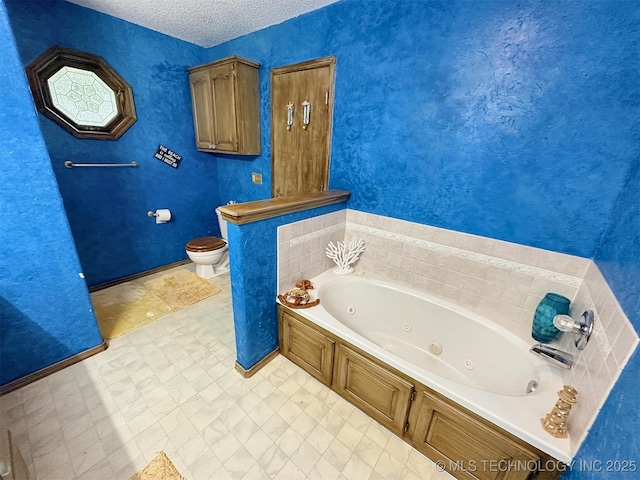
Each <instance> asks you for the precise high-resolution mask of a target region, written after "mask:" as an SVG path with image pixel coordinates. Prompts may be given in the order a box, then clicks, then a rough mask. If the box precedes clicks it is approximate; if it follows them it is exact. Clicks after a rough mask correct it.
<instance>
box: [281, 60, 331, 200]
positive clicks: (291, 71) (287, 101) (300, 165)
mask: <svg viewBox="0 0 640 480" xmlns="http://www.w3.org/2000/svg"><path fill="white" fill-rule="evenodd" d="M335 66H336V57H326V58H319V59H316V60H310V61H307V62H302V63H297V64H295V65H288V66H285V67H278V68H274V69H272V70H271V164H272V172H271V175H272V176H271V181H272V192H271V196H272V197H274V198H277V197H289V196H295V195H303V194H307V193H315V192H322V191H324V190H327V188H328V182H329V159H330V156H331V125H332V117H333V88H334V79H335Z"/></svg>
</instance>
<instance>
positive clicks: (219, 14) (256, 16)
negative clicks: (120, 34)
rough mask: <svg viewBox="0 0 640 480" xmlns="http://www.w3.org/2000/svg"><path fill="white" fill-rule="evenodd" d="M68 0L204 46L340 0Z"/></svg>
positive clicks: (215, 43)
mask: <svg viewBox="0 0 640 480" xmlns="http://www.w3.org/2000/svg"><path fill="white" fill-rule="evenodd" d="M67 1H69V2H71V3H75V4H77V5H82V6H83V7H87V8H90V9H92V10H97V11H98V12H102V13H106V14H108V15H111V16H114V17H117V18H121V19H123V20H127V21H128V22H131V23H135V24H136V25H142V26H143V27H147V28H150V29H151V30H155V31H157V32H161V33H164V34H166V35H170V36H172V37H175V38H179V39H181V40H185V41H187V42H190V43H195V44H196V45H200V46H202V47H211V46H214V45H219V44H221V43H224V42H226V41H227V40H231V39H233V38H237V37H241V36H242V35H246V34H248V33H251V32H255V31H257V30H260V29H262V28H265V27H268V26H270V25H277V24H278V23H282V22H284V21H285V20H288V19H290V18H293V17H297V16H298V15H302V14H303V13H307V12H310V11H312V10H316V9H318V8H321V7H324V6H325V5H329V4H331V3H335V2H336V1H337V0H67Z"/></svg>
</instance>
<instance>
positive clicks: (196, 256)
mask: <svg viewBox="0 0 640 480" xmlns="http://www.w3.org/2000/svg"><path fill="white" fill-rule="evenodd" d="M216 215H217V216H218V225H219V226H220V233H221V234H222V238H218V237H198V238H194V239H193V240H191V241H190V242H187V245H186V246H185V250H186V252H187V255H188V256H189V258H190V259H191V261H192V262H193V263H195V264H196V275H198V276H199V277H202V278H213V277H216V276H218V275H222V274H223V273H226V272H228V271H229V252H228V247H227V221H226V220H224V219H223V218H222V214H221V213H220V209H218V208H216Z"/></svg>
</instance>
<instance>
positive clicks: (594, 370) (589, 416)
mask: <svg viewBox="0 0 640 480" xmlns="http://www.w3.org/2000/svg"><path fill="white" fill-rule="evenodd" d="M353 237H358V238H362V239H363V240H364V242H365V247H366V250H365V252H364V253H363V254H362V255H361V257H360V260H359V261H358V263H356V264H355V269H356V274H358V273H364V272H366V273H367V274H373V275H376V276H380V277H383V278H388V279H391V280H394V281H396V282H399V283H401V284H405V285H408V286H411V287H413V288H416V289H419V290H423V291H426V292H428V293H432V294H435V295H438V296H441V297H444V298H447V299H449V300H452V301H454V302H455V303H457V304H459V305H461V306H463V307H465V308H468V309H470V310H473V311H475V312H477V313H479V314H481V315H483V316H485V317H487V318H489V319H491V320H493V321H495V322H496V323H498V324H500V325H502V326H504V327H506V328H508V329H509V330H510V331H512V332H513V333H515V334H516V335H518V336H520V337H521V338H522V339H524V340H525V341H527V342H528V343H530V344H531V345H533V344H534V343H535V341H534V340H533V339H532V338H531V322H532V319H533V314H534V311H535V309H536V306H537V305H538V302H539V301H540V300H541V299H542V297H543V296H544V294H545V293H547V292H556V293H560V294H562V295H565V296H567V297H568V298H570V299H571V300H572V307H571V312H572V316H573V317H574V318H579V317H580V315H581V314H582V312H583V311H584V310H586V309H591V310H593V311H594V314H595V332H594V334H593V337H592V339H591V341H590V342H589V344H588V345H587V347H586V349H585V350H584V351H583V352H579V351H578V350H577V349H576V348H575V347H574V346H573V339H574V338H575V336H574V335H570V334H563V335H562V336H561V337H560V338H559V339H558V340H557V341H556V342H555V343H557V344H558V345H557V346H558V348H560V349H562V350H565V351H567V352H569V353H571V354H573V355H574V357H575V358H576V363H575V365H574V367H573V368H572V369H571V370H568V371H566V372H564V380H565V383H567V384H570V385H572V386H574V387H575V388H576V389H577V390H578V404H577V405H576V406H575V407H574V408H573V410H572V412H571V416H570V417H569V424H568V427H569V431H570V434H571V435H570V437H571V438H570V441H571V451H572V452H573V453H575V452H577V450H578V448H579V446H580V444H581V443H582V441H583V440H584V438H585V437H586V434H587V432H588V429H589V427H590V426H591V425H592V423H593V421H594V419H595V417H596V415H597V414H598V412H599V410H600V408H601V407H602V405H603V404H604V401H605V400H606V398H607V396H608V394H609V392H610V390H611V389H612V388H613V385H614V383H615V381H616V380H617V378H618V376H619V375H620V372H621V371H622V369H623V368H624V365H625V364H626V362H627V361H628V359H629V358H630V356H631V354H632V353H633V350H634V349H635V347H636V345H637V343H638V335H637V333H636V332H635V330H634V328H633V326H632V325H631V323H630V322H629V320H628V318H627V317H626V315H625V314H624V312H623V311H622V309H621V308H620V305H619V304H618V302H617V300H616V299H615V296H614V295H613V293H612V292H611V290H610V288H609V286H608V284H607V282H606V281H605V279H604V278H603V277H602V274H601V273H600V271H599V270H598V268H597V266H596V265H595V263H594V262H592V261H591V260H589V259H586V258H581V257H575V256H571V255H566V254H561V253H556V252H551V251H547V250H541V249H538V248H533V247H527V246H524V245H518V244H513V243H509V242H504V241H500V240H494V239H490V238H485V237H478V236H475V235H469V234H465V233H460V232H455V231H451V230H445V229H441V228H435V227H430V226H427V225H422V224H416V223H412V222H407V221H403V220H398V219H394V218H388V217H383V216H380V215H374V214H369V213H364V212H360V211H356V210H350V209H347V210H343V211H337V212H333V213H331V214H329V215H323V216H320V217H316V218H312V219H308V220H304V221H301V222H296V223H291V224H288V225H284V226H281V227H279V228H278V291H279V292H280V293H282V292H284V291H286V290H287V289H289V288H291V287H293V285H294V284H295V283H296V282H298V281H299V280H300V279H302V278H312V277H314V276H316V275H318V274H319V273H321V272H323V271H325V270H328V269H331V268H333V267H334V264H333V261H332V260H330V259H328V258H326V256H325V248H326V245H327V244H328V243H329V241H333V242H334V243H335V242H336V241H340V240H345V239H346V240H349V239H351V238H353ZM552 407H553V405H549V410H551V408H552Z"/></svg>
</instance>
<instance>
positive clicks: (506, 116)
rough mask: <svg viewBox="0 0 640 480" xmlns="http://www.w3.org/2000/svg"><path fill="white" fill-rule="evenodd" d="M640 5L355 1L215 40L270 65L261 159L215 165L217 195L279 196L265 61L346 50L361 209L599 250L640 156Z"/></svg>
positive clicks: (340, 173) (342, 149) (341, 81)
mask: <svg viewBox="0 0 640 480" xmlns="http://www.w3.org/2000/svg"><path fill="white" fill-rule="evenodd" d="M639 5H640V4H639V3H638V2H637V1H633V0H629V1H625V0H611V1H588V2H585V1H571V0H564V1H559V2H556V1H554V2H550V1H547V0H544V1H523V2H515V1H514V2H511V1H503V0H494V1H491V0H487V1H475V0H463V1H451V0H446V1H445V0H442V1H440V0H431V1H427V0H420V1H408V0H405V1H401V2H394V5H393V8H389V2H387V1H376V0H374V1H366V2H365V1H359V0H351V1H349V0H347V1H342V2H339V3H337V4H334V5H330V6H328V7H326V8H324V9H321V10H319V11H316V12H312V13H310V14H308V15H304V16H301V17H298V18H295V19H292V20H290V21H287V22H285V23H283V24H280V25H277V26H274V27H271V28H267V29H265V30H262V31H260V32H257V33H254V34H251V35H247V36H245V37H242V38H239V39H237V40H234V41H231V42H228V43H226V44H224V45H221V46H219V47H215V48H213V49H210V50H209V58H210V59H215V58H220V57H223V56H226V55H230V54H239V55H244V56H246V57H248V58H250V59H252V60H255V61H258V62H260V63H261V64H262V69H261V88H262V92H261V94H262V97H261V98H262V137H263V140H262V145H263V151H262V155H261V156H260V157H259V158H258V159H256V160H253V161H251V162H245V163H239V162H235V161H231V160H220V161H219V175H220V178H221V179H224V180H225V181H224V182H223V184H221V190H220V195H221V198H222V199H223V200H226V199H234V200H239V201H246V200H253V199H256V198H265V197H268V196H269V195H270V161H271V160H270V156H271V152H270V149H269V139H270V122H269V113H270V104H269V101H268V98H269V70H270V69H271V68H274V67H277V66H282V65H287V64H291V63H295V62H299V61H303V60H308V59H311V58H316V57H322V56H327V55H336V56H337V68H336V98H335V109H334V128H333V146H332V159H331V171H330V175H331V177H330V182H329V184H330V186H331V188H341V189H345V190H349V191H351V192H352V197H351V200H350V201H349V207H350V208H354V209H357V210H362V211H366V212H371V213H376V214H380V215H387V216H391V217H397V218H402V219H406V220H410V221H415V222H419V223H425V224H429V225H434V226H438V227H444V228H448V229H452V230H458V231H463V232H468V233H473V234H478V235H483V236H487V237H491V238H498V239H503V240H508V241H512V242H517V243H521V244H525V245H531V246H535V247H541V248H545V249H549V250H554V251H559V252H565V253H570V254H575V255H580V256H584V257H589V258H591V257H593V254H594V253H595V249H596V246H597V242H598V240H599V238H600V236H601V235H602V232H603V231H604V229H605V228H606V225H607V223H608V218H609V216H610V214H611V211H612V209H613V206H614V202H615V199H616V196H617V194H618V192H619V191H620V189H621V188H622V184H623V182H624V180H625V178H626V176H627V171H628V169H629V166H630V161H631V159H633V158H637V157H638V156H639V155H640V145H639V144H638V142H637V138H634V137H633V135H632V133H633V132H634V131H636V130H634V129H635V125H637V124H638V122H639V113H638V108H637V105H638V97H639V95H640V93H639V92H640V85H639V83H638V81H637V78H638V36H639V33H638V9H639ZM251 171H260V172H262V173H263V175H264V177H263V178H264V180H265V184H264V185H263V186H261V187H258V186H255V185H252V184H251V178H250V172H251Z"/></svg>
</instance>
